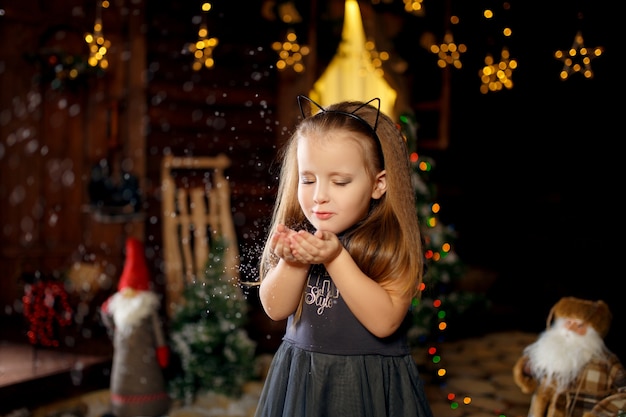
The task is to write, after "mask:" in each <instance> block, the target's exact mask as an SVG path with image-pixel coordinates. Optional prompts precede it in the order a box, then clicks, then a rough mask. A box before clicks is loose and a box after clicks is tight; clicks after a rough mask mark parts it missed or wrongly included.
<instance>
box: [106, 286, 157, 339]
mask: <svg viewBox="0 0 626 417" xmlns="http://www.w3.org/2000/svg"><path fill="white" fill-rule="evenodd" d="M158 308H159V298H158V297H157V295H156V294H155V293H153V292H151V291H138V292H135V293H134V294H133V295H131V296H129V295H128V294H124V293H123V292H117V293H115V294H113V295H112V296H111V301H109V305H108V310H109V313H110V314H112V316H113V322H114V323H115V328H116V331H121V332H122V333H127V332H130V331H132V329H133V327H134V326H136V325H137V324H139V323H140V322H141V321H142V320H143V319H144V318H146V317H147V316H148V315H150V314H151V313H152V312H154V311H156V310H157V309H158Z"/></svg>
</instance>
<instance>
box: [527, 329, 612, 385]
mask: <svg viewBox="0 0 626 417" xmlns="http://www.w3.org/2000/svg"><path fill="white" fill-rule="evenodd" d="M603 350H604V341H603V340H602V338H601V337H600V335H598V332H596V330H595V329H594V328H593V327H591V326H589V327H588V328H587V333H586V334H584V335H580V334H577V333H575V332H573V331H571V330H568V329H566V328H565V327H564V325H563V320H562V319H558V320H557V321H556V322H555V323H554V326H553V327H552V328H551V329H548V330H546V331H545V332H543V333H542V335H541V336H540V337H539V339H538V340H537V341H536V342H535V343H533V344H532V345H529V346H528V347H526V349H525V351H524V353H525V354H526V355H528V357H529V359H530V370H531V372H532V374H533V375H534V376H535V378H537V379H538V380H543V379H544V378H546V379H547V380H551V381H552V382H554V383H555V384H556V386H557V389H558V390H562V389H565V388H567V387H568V386H569V385H570V384H571V383H572V382H573V381H574V380H575V379H576V377H577V376H578V375H579V374H580V372H581V371H582V370H583V368H584V366H585V365H586V364H587V363H588V362H589V361H590V360H591V359H592V358H593V357H596V356H599V355H601V353H602V351H603Z"/></svg>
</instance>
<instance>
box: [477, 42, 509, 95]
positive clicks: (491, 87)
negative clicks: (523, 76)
mask: <svg viewBox="0 0 626 417" xmlns="http://www.w3.org/2000/svg"><path fill="white" fill-rule="evenodd" d="M516 68H517V60H515V59H511V56H510V54H509V50H508V48H502V52H501V53H500V62H497V63H496V62H495V60H494V59H493V56H492V55H491V54H487V56H486V57H485V66H484V67H483V68H482V69H481V70H479V71H478V75H479V76H480V80H481V82H482V84H481V86H480V92H481V93H483V94H487V93H488V92H490V91H500V90H502V89H503V88H506V89H509V90H510V89H511V88H513V79H512V77H513V70H514V69H516Z"/></svg>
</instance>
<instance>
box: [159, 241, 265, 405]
mask: <svg viewBox="0 0 626 417" xmlns="http://www.w3.org/2000/svg"><path fill="white" fill-rule="evenodd" d="M210 246H211V249H210V254H209V259H208V261H207V265H206V268H205V274H204V278H203V279H199V280H197V281H196V282H193V283H192V284H191V285H187V286H186V287H185V289H184V291H183V303H181V305H179V306H178V308H177V310H176V311H175V313H174V316H173V318H172V320H171V330H170V339H171V350H172V353H173V354H174V357H175V358H177V359H178V363H179V364H180V369H179V370H178V372H177V373H176V375H174V377H173V378H171V379H170V394H171V395H172V397H173V398H176V399H179V400H183V401H184V402H185V403H187V404H191V403H192V402H193V400H194V399H195V397H196V396H197V394H198V393H200V392H208V391H211V392H215V393H219V394H224V395H227V396H239V395H241V392H242V388H243V385H244V383H246V382H247V381H249V380H250V379H251V378H252V376H253V375H254V367H255V365H254V356H255V349H256V343H255V342H254V341H252V340H251V339H250V338H249V337H248V334H247V332H246V331H245V329H244V324H245V323H246V320H247V309H248V305H247V302H246V300H245V298H244V296H243V293H242V291H241V288H240V286H239V282H238V280H237V279H236V278H235V277H232V273H227V272H228V271H225V269H224V266H223V265H224V262H223V254H224V251H225V245H224V244H223V242H222V241H221V240H220V239H215V240H213V241H212V242H211V245H210Z"/></svg>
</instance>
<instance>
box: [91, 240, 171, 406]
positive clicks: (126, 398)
mask: <svg viewBox="0 0 626 417" xmlns="http://www.w3.org/2000/svg"><path fill="white" fill-rule="evenodd" d="M148 276H149V274H148V267H147V265H146V260H145V255H144V248H143V244H142V243H141V242H140V241H139V240H137V239H135V238H129V239H127V241H126V261H125V264H124V270H123V271H122V275H121V277H120V280H119V283H118V291H117V292H116V293H115V294H113V295H112V296H111V297H109V298H108V299H107V300H106V301H105V302H104V304H103V305H102V308H101V316H102V319H103V323H104V324H105V326H106V327H107V328H108V329H109V332H110V334H111V335H112V337H113V347H114V353H113V364H112V369H111V386H110V390H111V406H112V412H113V414H114V415H115V416H116V417H137V416H146V417H151V416H154V417H156V416H164V415H167V413H168V411H169V407H170V403H171V400H170V397H169V395H168V394H167V390H166V383H165V378H164V375H163V368H165V367H167V365H168V361H169V350H168V347H167V345H166V342H165V338H164V336H163V331H162V325H161V320H160V316H159V307H160V300H159V297H158V296H157V294H156V293H154V292H153V291H150V286H149V280H148Z"/></svg>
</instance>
